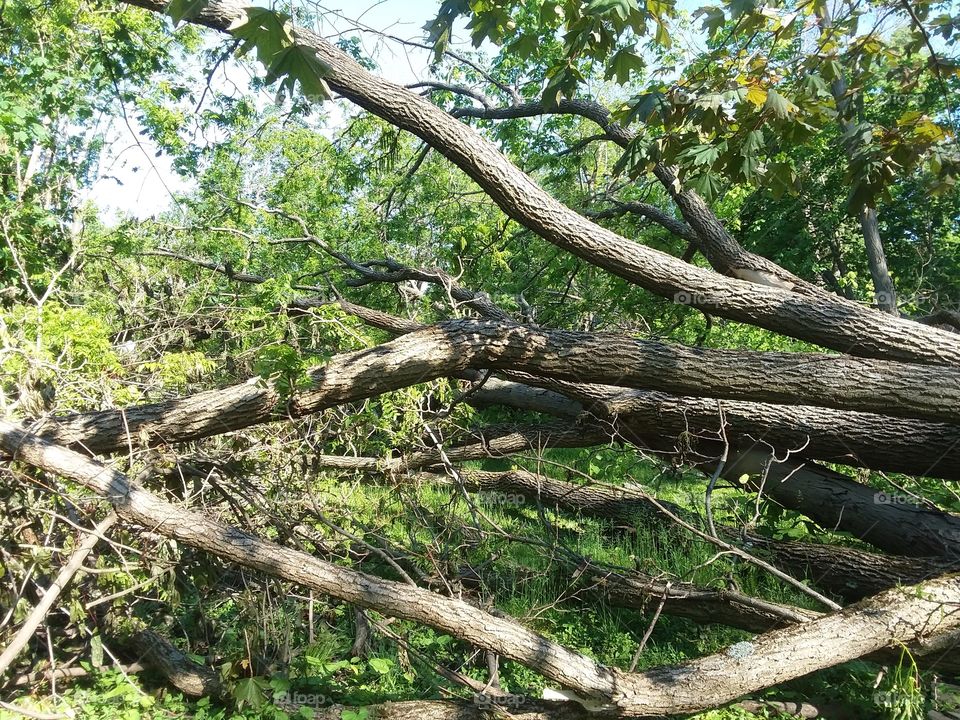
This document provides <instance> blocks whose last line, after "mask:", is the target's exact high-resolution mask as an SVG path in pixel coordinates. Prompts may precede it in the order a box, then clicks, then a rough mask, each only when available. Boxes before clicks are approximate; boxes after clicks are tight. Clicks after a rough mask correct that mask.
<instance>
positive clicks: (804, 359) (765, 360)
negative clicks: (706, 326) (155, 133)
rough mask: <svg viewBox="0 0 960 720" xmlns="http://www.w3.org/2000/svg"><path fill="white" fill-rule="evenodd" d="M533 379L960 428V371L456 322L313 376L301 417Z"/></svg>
mask: <svg viewBox="0 0 960 720" xmlns="http://www.w3.org/2000/svg"><path fill="white" fill-rule="evenodd" d="M484 368H492V369H506V370H522V371H525V372H529V373H532V374H536V375H540V376H544V377H548V378H557V379H561V380H569V381H573V382H595V383H607V384H613V385H620V386H623V387H635V388H644V389H653V390H665V391H668V392H674V393H678V394H691V395H707V396H709V397H718V398H732V399H747V400H760V401H765V402H774V403H791V402H794V403H801V404H807V405H816V406H818V407H832V408H837V409H843V410H855V411H865V412H875V413H883V414H889V415H895V416H898V417H909V418H920V419H928V420H935V421H946V422H957V421H960V369H954V368H948V367H931V366H925V365H907V364H902V363H893V362H884V361H881V360H871V359H866V358H854V357H849V356H842V355H819V354H800V353H772V352H749V351H742V350H740V351H738V350H706V349H702V348H688V347H683V346H670V345H664V344H661V343H657V342H649V341H642V340H634V339H631V338H625V337H622V336H619V335H602V334H592V333H580V332H570V331H559V330H553V331H547V330H541V329H534V328H528V327H525V326H522V325H513V324H510V323H504V322H493V321H483V320H452V321H446V322H441V323H438V324H437V325H434V326H432V327H430V328H427V329H425V330H420V331H418V332H415V333H410V334H408V335H404V336H401V337H399V338H397V339H395V340H392V341H390V342H388V343H385V344H383V345H380V346H377V347H376V348H373V349H371V350H363V351H360V352H357V353H351V354H349V355H338V356H336V357H334V358H332V359H331V360H330V362H329V363H328V364H327V365H325V366H323V367H321V368H318V369H316V370H314V371H313V372H312V375H313V379H314V389H313V390H309V391H306V392H303V393H301V394H300V395H299V396H298V397H297V399H296V403H295V408H296V409H297V410H298V411H299V412H314V411H315V410H317V409H318V408H319V407H329V406H330V405H331V404H341V403H344V402H350V401H352V400H360V399H364V398H367V397H371V396H373V395H376V394H380V393H382V392H384V391H386V390H392V389H396V388H399V387H406V386H409V385H412V384H416V383H419V382H425V381H427V380H432V379H435V378H438V377H442V376H444V375H451V374H456V373H458V372H461V371H463V370H467V369H484Z"/></svg>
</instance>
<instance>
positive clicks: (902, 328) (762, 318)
mask: <svg viewBox="0 0 960 720" xmlns="http://www.w3.org/2000/svg"><path fill="white" fill-rule="evenodd" d="M130 4H134V5H138V6H140V7H145V8H148V9H151V10H155V11H160V10H163V8H164V3H163V2H161V1H160V0H135V1H134V0H131V2H130ZM242 14H243V9H242V6H240V5H238V4H236V3H233V2H223V1H220V2H216V1H215V2H210V3H208V4H207V5H205V7H204V8H203V9H202V11H201V12H200V13H199V15H198V16H197V17H196V18H195V19H194V21H195V22H197V23H199V24H204V25H207V26H209V27H213V28H216V29H218V30H221V31H226V30H227V28H229V27H230V25H231V23H233V22H234V21H235V20H237V19H238V18H240V17H241V16H242ZM294 33H295V37H296V39H297V42H299V43H300V44H302V45H303V46H305V47H309V48H311V49H313V50H314V51H315V52H316V53H317V56H318V58H320V60H321V61H322V62H323V63H324V64H325V65H326V67H327V68H328V73H327V78H326V79H327V82H328V84H329V85H330V87H331V88H333V89H334V90H336V91H337V92H339V93H340V94H342V95H343V96H344V97H346V98H348V99H349V100H351V101H353V102H355V103H356V104H358V105H359V106H361V107H363V108H365V109H366V110H369V111H370V112H372V113H374V114H376V115H378V116H380V117H382V118H384V119H385V120H387V121H388V122H390V123H392V124H393V125H396V126H397V127H399V128H401V129H403V130H407V131H409V132H411V133H413V134H415V135H417V136H418V137H420V138H421V139H422V140H424V141H425V142H427V143H428V144H430V145H431V146H433V147H435V148H436V149H437V150H438V151H439V152H440V153H442V154H443V155H444V156H446V157H447V158H448V159H450V160H451V161H452V162H454V163H455V164H456V165H458V166H459V167H460V168H461V169H462V170H463V171H464V172H466V173H467V174H468V175H469V176H470V177H471V178H473V180H474V181H475V182H477V184H478V185H480V187H482V188H483V189H484V190H485V191H486V192H487V194H488V195H489V196H490V197H491V198H492V199H493V200H494V202H496V203H497V204H498V205H499V206H500V207H501V208H502V209H503V210H504V212H506V213H507V214H508V215H509V216H510V217H512V218H514V219H515V220H517V221H518V222H520V223H521V224H522V225H524V226H525V227H527V228H529V229H530V230H532V231H533V232H535V233H537V234H538V235H540V236H541V237H543V238H544V239H546V240H548V241H550V242H552V243H554V244H555V245H557V246H559V247H561V248H564V249H566V250H568V251H570V252H572V253H574V254H576V255H577V256H579V257H581V258H582V259H584V260H586V261H588V262H591V263H593V264H596V265H597V266H599V267H603V268H604V269H606V270H608V271H610V272H612V273H614V274H616V275H619V276H620V277H623V278H625V279H627V280H629V281H630V282H634V283H636V284H638V285H640V286H642V287H645V288H647V289H648V290H650V291H652V292H655V293H657V294H660V295H662V296H665V297H670V298H674V297H677V296H678V293H683V294H684V295H683V298H684V301H689V302H690V303H691V304H692V305H694V306H697V307H701V308H703V309H708V310H710V311H711V312H713V313H715V314H718V315H722V316H724V317H727V318H730V319H732V320H738V321H742V322H748V323H751V324H755V325H758V326H760V327H765V328H767V329H769V330H773V331H776V332H782V333H786V334H789V335H792V336H794V337H797V338H800V339H803V340H808V341H810V342H813V343H817V344H820V345H823V346H825V347H830V348H834V349H837V350H840V351H842V352H848V353H852V354H856V355H862V356H866V357H884V358H889V359H894V360H904V361H913V362H920V363H933V364H954V365H956V364H960V338H958V337H957V336H956V335H955V334H952V333H946V332H942V331H939V330H936V329H932V328H928V327H926V326H923V325H920V324H919V323H913V322H910V321H906V320H900V319H897V318H893V317H890V316H887V315H884V314H882V313H877V312H873V311H871V310H870V309H868V308H864V307H861V306H859V305H857V304H856V303H852V302H849V301H846V300H843V299H841V298H837V297H835V296H831V295H829V294H827V293H822V294H821V293H815V294H814V295H812V296H810V297H806V296H804V295H802V294H799V293H792V292H788V291H786V290H783V289H780V288H775V287H769V286H767V285H763V284H759V283H757V282H743V281H737V280H734V279H731V278H727V277H724V276H721V275H719V274H717V273H715V272H712V271H709V270H704V269H702V268H698V267H696V266H693V265H690V264H688V263H685V262H683V261H682V260H680V259H678V258H674V257H672V256H670V255H667V254H665V253H661V252H658V251H655V250H653V249H651V248H647V247H644V246H641V245H638V244H636V243H633V242H631V241H629V240H627V239H626V238H623V237H620V236H618V235H616V234H615V233H613V232H610V231H609V230H606V229H604V228H602V227H600V226H599V225H596V224H595V223H593V222H591V221H589V220H587V219H586V218H584V217H583V216H581V215H579V214H577V213H575V212H574V211H572V210H570V209H569V208H567V207H566V206H564V205H562V204H561V203H559V202H558V201H557V200H555V199H554V198H553V197H551V196H550V195H549V194H548V193H546V192H545V191H544V190H543V189H542V188H540V187H539V186H538V185H537V184H536V183H534V182H533V181H532V180H531V179H530V178H529V177H528V176H526V175H525V174H524V173H523V172H521V171H520V170H518V169H517V168H516V167H515V166H514V165H512V164H511V163H510V162H509V161H508V160H507V159H506V157H504V156H503V154H501V153H500V152H499V151H498V150H497V148H496V147H495V146H494V145H493V144H492V143H490V142H488V141H486V140H484V139H483V138H481V137H480V136H479V135H477V134H476V133H475V132H473V131H472V130H471V129H470V128H468V127H467V126H465V125H463V124H462V123H460V122H459V121H457V120H456V119H455V118H452V117H450V116H449V115H448V114H446V113H445V112H443V111H442V110H440V109H439V108H437V107H435V106H434V105H432V104H431V103H429V102H428V101H426V100H424V99H423V98H421V97H419V96H417V95H416V94H414V93H411V92H410V91H409V90H406V89H405V88H402V87H400V86H398V85H395V84H393V83H390V82H387V81H385V80H382V79H380V78H377V77H375V76H374V75H372V74H370V73H369V72H367V71H366V70H365V69H363V68H362V67H361V66H360V65H359V64H358V63H357V62H356V61H354V60H353V59H352V58H350V57H349V56H348V55H347V54H346V53H344V52H341V51H340V50H338V49H336V48H335V47H333V46H332V45H330V44H329V43H328V42H326V41H325V40H324V39H323V38H321V37H319V36H318V35H316V34H314V33H311V32H309V31H307V30H303V29H296V30H295V31H294ZM688 222H689V219H688ZM695 229H696V228H695Z"/></svg>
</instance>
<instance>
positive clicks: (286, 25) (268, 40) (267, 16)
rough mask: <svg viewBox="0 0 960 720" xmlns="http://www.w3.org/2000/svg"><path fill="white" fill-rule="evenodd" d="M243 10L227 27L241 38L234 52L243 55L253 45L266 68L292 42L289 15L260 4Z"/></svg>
mask: <svg viewBox="0 0 960 720" xmlns="http://www.w3.org/2000/svg"><path fill="white" fill-rule="evenodd" d="M243 13H244V14H243V17H240V18H238V19H237V20H235V21H234V22H233V24H232V25H230V27H228V28H227V30H228V31H229V32H230V34H232V35H233V36H234V37H235V38H237V39H238V40H240V41H241V44H240V48H239V49H238V50H237V55H240V56H243V55H245V54H246V53H248V52H249V51H250V50H251V49H252V48H256V50H257V57H258V58H259V60H260V62H262V63H263V64H264V66H266V67H267V68H269V67H270V66H271V65H272V64H273V62H274V60H275V58H276V57H277V56H278V55H279V54H280V53H281V52H282V51H283V50H284V49H285V48H288V47H290V46H291V45H293V26H292V25H291V23H290V16H289V15H285V14H283V13H278V12H275V11H273V10H267V9H266V8H259V7H248V8H244V10H243Z"/></svg>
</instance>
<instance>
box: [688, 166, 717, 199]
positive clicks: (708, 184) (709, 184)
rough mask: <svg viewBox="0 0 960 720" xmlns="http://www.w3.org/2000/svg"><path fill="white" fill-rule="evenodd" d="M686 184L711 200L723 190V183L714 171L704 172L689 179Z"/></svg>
mask: <svg viewBox="0 0 960 720" xmlns="http://www.w3.org/2000/svg"><path fill="white" fill-rule="evenodd" d="M687 184H689V185H690V187H692V188H693V189H694V190H696V191H697V192H698V193H700V194H701V195H703V197H704V199H706V200H713V199H715V198H717V197H719V196H720V193H721V192H723V183H722V182H721V178H720V176H719V175H717V174H716V173H712V172H705V173H703V174H702V175H698V176H697V177H695V178H693V179H692V180H690V181H689V182H688V183H687Z"/></svg>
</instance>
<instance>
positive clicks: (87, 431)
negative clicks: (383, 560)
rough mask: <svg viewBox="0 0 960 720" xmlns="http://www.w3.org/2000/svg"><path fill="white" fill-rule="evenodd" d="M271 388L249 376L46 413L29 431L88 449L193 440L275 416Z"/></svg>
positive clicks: (102, 450) (275, 402)
mask: <svg viewBox="0 0 960 720" xmlns="http://www.w3.org/2000/svg"><path fill="white" fill-rule="evenodd" d="M279 400H280V398H279V395H278V394H277V392H276V391H275V390H274V389H273V388H271V387H269V386H268V385H266V384H265V383H262V382H260V381H259V378H254V379H253V380H250V381H248V382H245V383H241V384H239V385H233V386H231V387H228V388H223V389H220V390H206V391H204V392H199V393H195V394H193V395H186V396H184V397H179V398H172V399H170V400H166V401H163V402H159V403H148V404H144V405H135V406H133V407H130V408H125V409H120V410H103V411H100V412H91V413H77V414H75V415H67V416H64V417H48V418H44V419H42V420H40V421H39V422H37V423H34V424H33V426H31V428H30V429H31V432H34V433H37V434H38V435H41V436H43V437H45V438H48V439H49V440H51V441H53V442H56V443H58V444H61V445H69V446H72V447H76V448H84V449H86V450H88V451H89V452H93V453H106V452H115V451H118V450H120V451H122V450H125V449H126V448H128V447H131V446H132V447H141V446H143V445H148V446H156V445H165V444H174V443H178V442H185V441H187V440H197V439H199V438H205V437H211V436H213V435H220V434H223V433H226V432H231V431H233V430H241V429H243V428H246V427H250V426H251V425H257V424H260V423H265V422H269V421H270V420H275V419H278V418H279V417H280V414H279V411H280V409H281V408H280V405H279Z"/></svg>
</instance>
